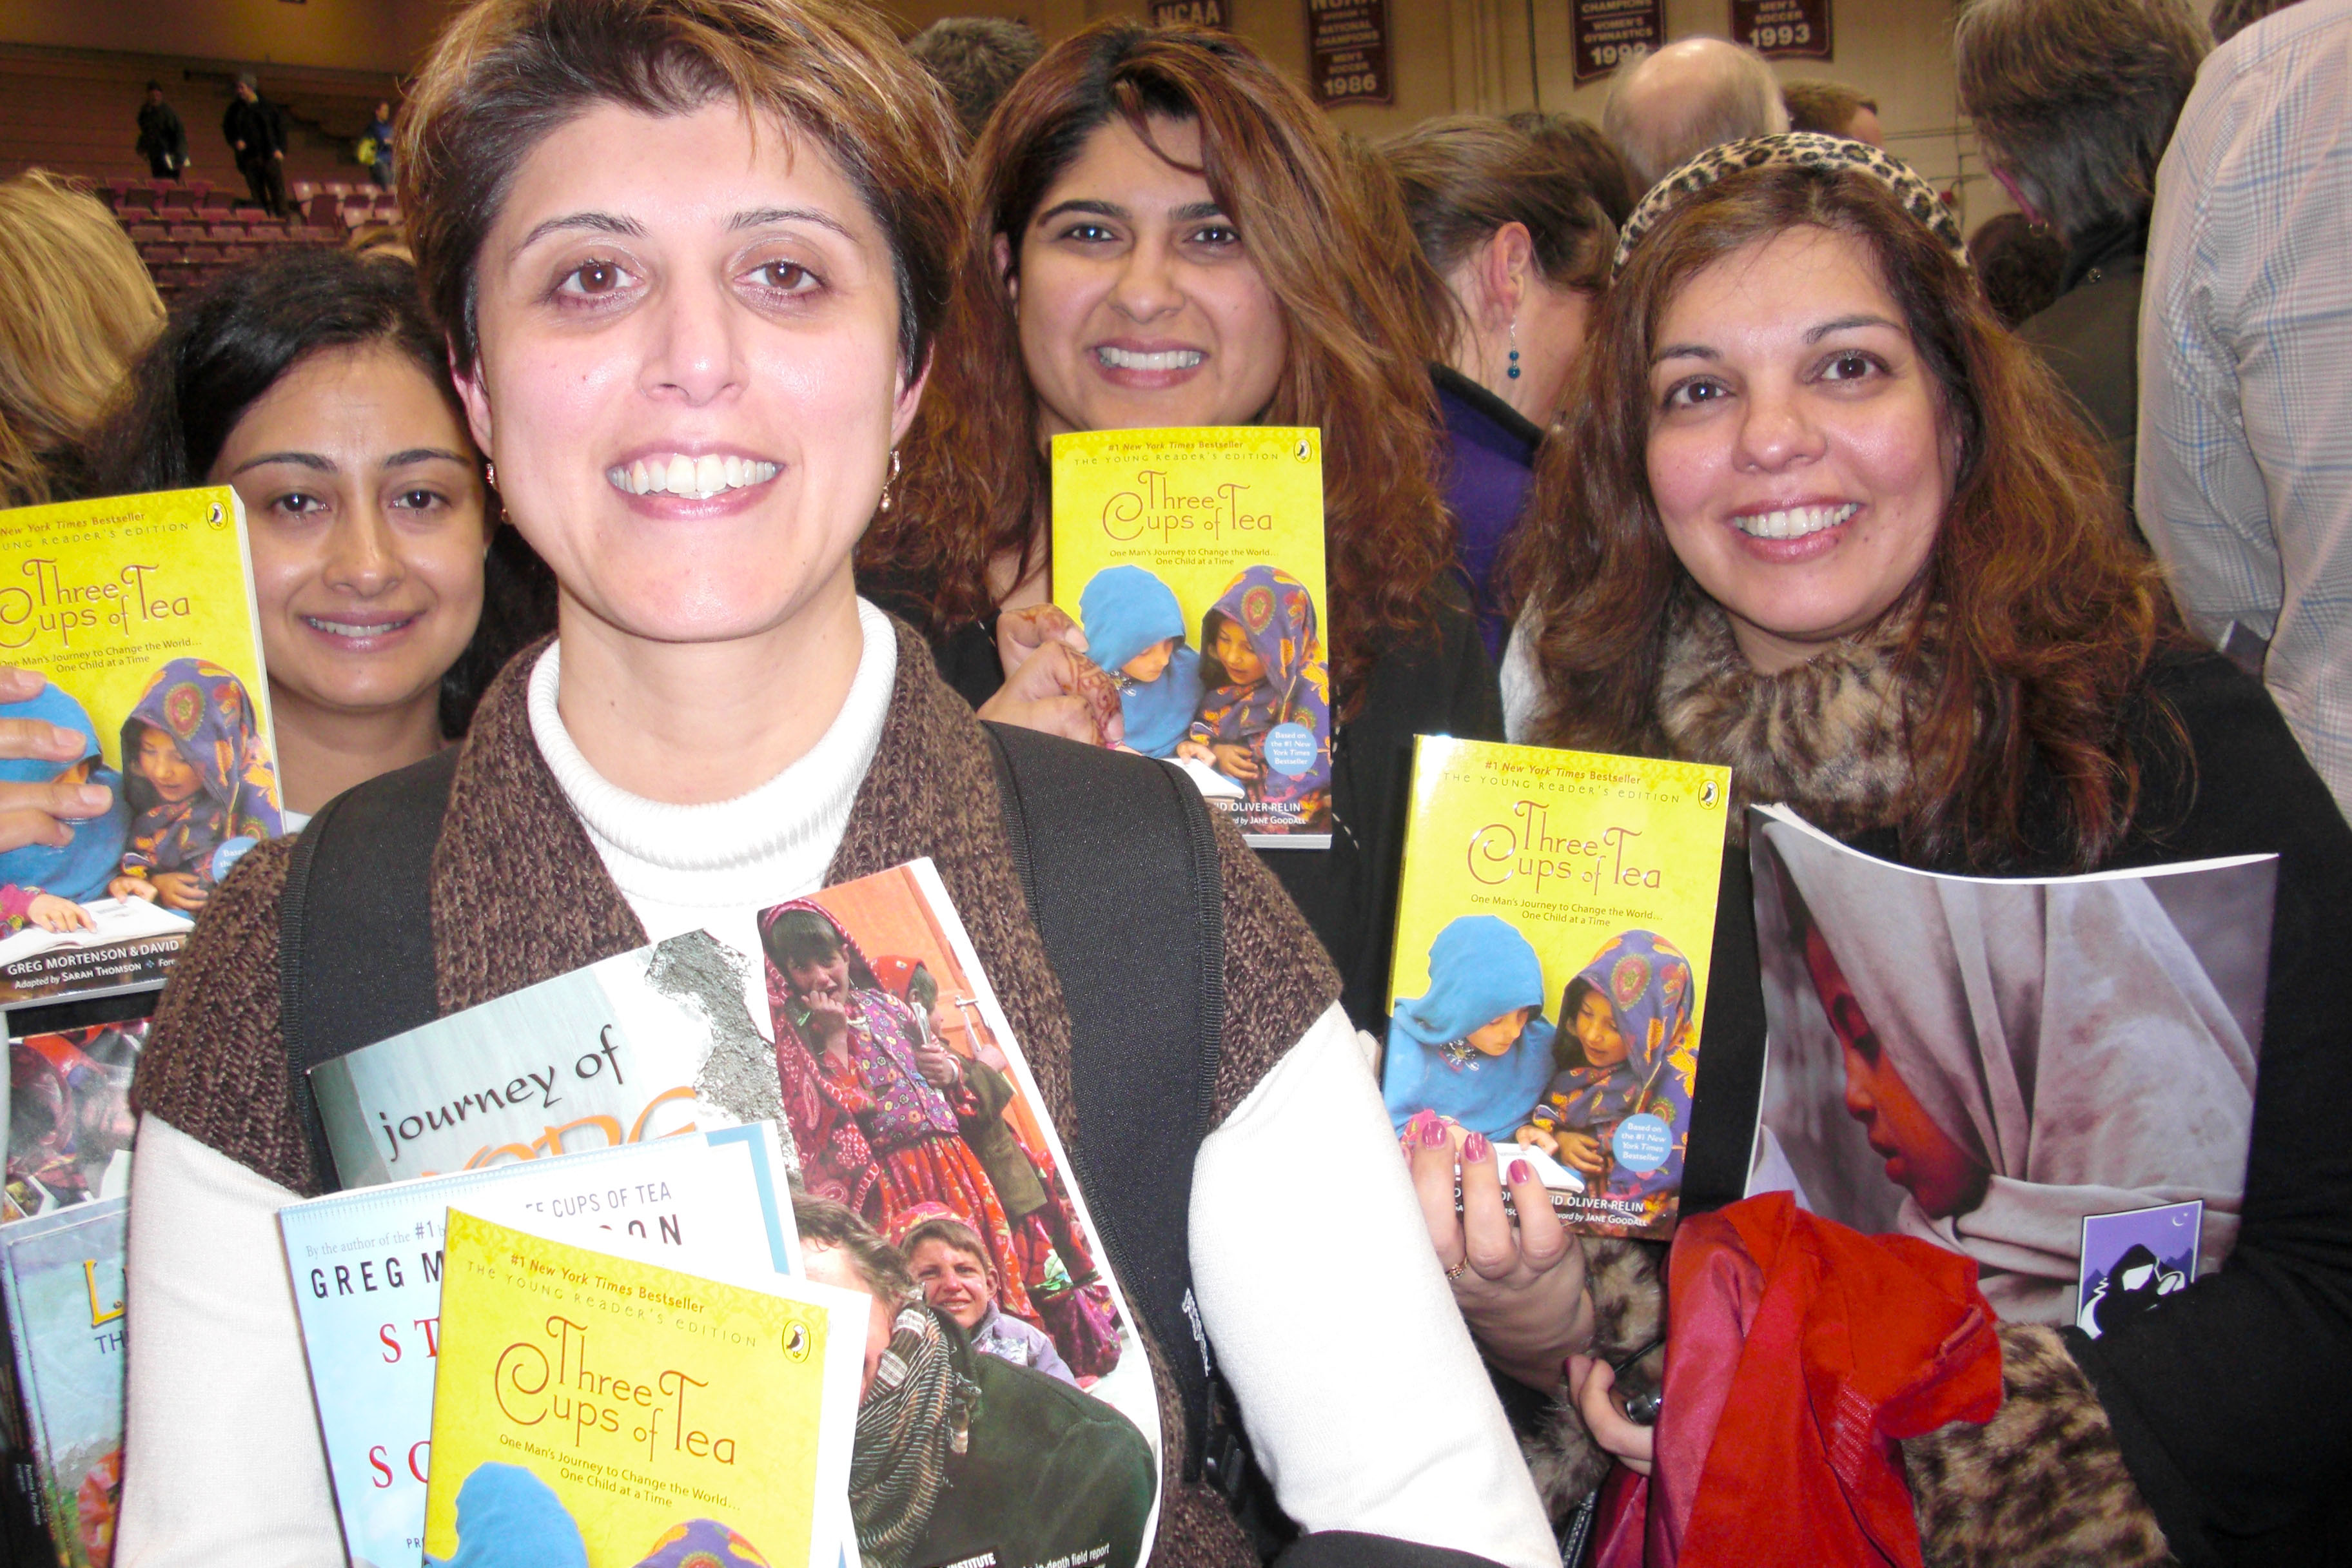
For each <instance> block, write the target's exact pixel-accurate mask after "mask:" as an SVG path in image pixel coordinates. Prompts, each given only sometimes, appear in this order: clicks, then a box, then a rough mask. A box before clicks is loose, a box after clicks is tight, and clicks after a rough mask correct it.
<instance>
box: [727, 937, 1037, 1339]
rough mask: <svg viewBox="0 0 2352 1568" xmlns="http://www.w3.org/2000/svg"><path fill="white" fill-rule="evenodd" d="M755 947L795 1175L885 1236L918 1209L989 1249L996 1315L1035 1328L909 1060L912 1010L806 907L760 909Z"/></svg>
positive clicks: (1020, 1280)
mask: <svg viewBox="0 0 2352 1568" xmlns="http://www.w3.org/2000/svg"><path fill="white" fill-rule="evenodd" d="M760 936H761V947H762V948H763V949H764V950H765V956H766V962H767V978H768V1006H769V1011H770V1013H771V1015H772V1018H773V1020H774V1026H775V1032H776V1059H777V1070H778V1075H779V1077H780V1078H781V1079H782V1083H783V1088H784V1109H785V1116H786V1120H787V1121H790V1122H791V1124H792V1131H793V1142H795V1143H796V1144H797V1145H798V1146H799V1148H800V1150H801V1151H802V1161H803V1166H804V1167H806V1166H809V1165H811V1164H815V1165H817V1166H818V1167H819V1180H818V1181H817V1182H813V1183H812V1184H810V1190H811V1191H812V1192H815V1191H817V1188H818V1185H820V1184H824V1185H840V1186H845V1187H846V1188H847V1189H848V1191H849V1193H850V1195H851V1197H852V1198H854V1200H855V1202H854V1204H853V1205H852V1206H854V1207H855V1208H856V1212H858V1213H859V1214H861V1215H864V1216H865V1217H866V1219H867V1220H868V1221H869V1223H871V1224H873V1225H874V1226H875V1227H876V1228H877V1230H880V1231H882V1232H883V1233H884V1234H886V1235H887V1234H888V1233H889V1231H890V1230H891V1229H892V1228H893V1225H894V1222H895V1221H896V1220H897V1218H898V1215H902V1214H904V1213H906V1212H907V1211H908V1210H909V1209H911V1208H913V1207H915V1206H916V1205H919V1204H939V1205H943V1206H944V1207H945V1208H946V1209H947V1210H948V1211H949V1212H950V1213H951V1214H953V1215H956V1216H957V1217H958V1218H960V1219H961V1220H962V1221H963V1222H964V1223H965V1224H967V1225H969V1226H971V1228H972V1229H973V1231H975V1232H976V1233H978V1234H979V1236H980V1237H982V1239H983V1240H984V1241H985V1242H986V1243H987V1244H988V1249H989V1257H990V1259H991V1261H992V1263H993V1264H994V1265H995V1268H996V1270H997V1275H998V1278H999V1279H1001V1280H1002V1281H1003V1295H1002V1298H1001V1300H1000V1305H1002V1306H1003V1309H1004V1310H1006V1311H1008V1312H1011V1313H1013V1315H1014V1316H1015V1317H1019V1318H1024V1319H1027V1320H1029V1321H1032V1322H1034V1321H1036V1317H1037V1315H1036V1311H1035V1310H1034V1308H1033V1307H1032V1306H1031V1304H1030V1301H1029V1294H1028V1290H1027V1288H1026V1286H1025V1284H1024V1278H1025V1273H1026V1271H1025V1269H1024V1268H1023V1266H1022V1262H1021V1258H1020V1255H1019V1251H1018V1249H1017V1248H1016V1247H1015V1246H1014V1245H1013V1231H1012V1226H1011V1225H1010V1223H1009V1221H1008V1220H1007V1219H1006V1217H1005V1213H1004V1205H1003V1201H1002V1200H1001V1199H1000V1198H999V1197H998V1196H997V1193H996V1188H995V1185H994V1184H993V1183H992V1182H991V1181H990V1180H989V1178H988V1172H987V1171H986V1170H985V1169H984V1168H983V1167H982V1164H981V1163H980V1161H979V1159H978V1158H977V1157H976V1156H975V1155H974V1154H973V1153H972V1152H971V1146H970V1145H968V1144H967V1143H966V1142H964V1140H963V1137H962V1132H961V1124H960V1122H959V1121H958V1118H957V1112H956V1107H955V1106H954V1105H952V1104H950V1101H949V1100H948V1097H947V1095H946V1094H945V1093H943V1092H942V1091H941V1090H940V1089H939V1088H937V1087H936V1086H934V1085H933V1084H932V1083H931V1082H930V1081H929V1080H928V1079H925V1078H924V1076H923V1073H922V1068H921V1067H920V1065H919V1063H918V1062H917V1060H916V1057H915V1042H916V1041H917V1040H918V1039H919V1038H920V1037H921V1031H922V1026H921V1024H920V1023H919V1021H918V1020H917V1018H916V1017H915V1015H914V1012H913V1010H912V1009H911V1008H909V1007H908V1005H907V1004H906V1003H905V1002H903V1001H901V1000H899V999H898V997H896V996H893V995H891V994H889V992H888V991H887V990H885V989H884V988H883V985H882V983H881V981H880V979H879V978H878V977H877V975H876V974H875V973H874V968H873V966H872V965H871V964H870V963H867V962H866V955H865V954H864V953H863V952H860V951H859V950H858V946H857V943H856V942H855V941H854V940H853V939H852V938H851V937H850V935H849V932H848V931H846V930H845V928H844V927H843V926H842V925H841V924H840V923H839V922H838V921H835V918H834V917H833V916H832V915H831V914H829V913H827V912H826V911H825V910H824V909H823V908H822V907H820V906H819V905H818V904H816V903H815V902H814V901H812V900H806V899H801V900H793V902H791V903H787V904H780V905H778V906H777V907H775V908H774V909H772V910H767V911H766V912H765V913H763V914H762V915H761V918H760ZM795 1053H798V1054H797V1056H796V1055H795ZM812 1069H813V1070H812ZM796 1080H797V1081H796ZM812 1080H813V1081H812ZM812 1089H814V1093H811V1092H810V1090H812ZM959 1093H960V1094H961V1095H964V1096H969V1094H970V1090H969V1089H960V1090H959ZM852 1134H854V1136H851V1135H852ZM861 1156H862V1159H863V1163H864V1168H862V1169H861V1168H859V1167H860V1161H861ZM827 1178H830V1179H829V1180H828V1179H827Z"/></svg>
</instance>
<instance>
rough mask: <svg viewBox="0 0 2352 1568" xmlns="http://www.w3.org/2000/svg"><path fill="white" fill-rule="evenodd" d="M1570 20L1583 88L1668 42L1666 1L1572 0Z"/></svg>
mask: <svg viewBox="0 0 2352 1568" xmlns="http://www.w3.org/2000/svg"><path fill="white" fill-rule="evenodd" d="M1821 3H1822V5H1827V4H1828V3H1829V0H1821ZM1569 22H1570V26H1571V27H1572V28H1573V29H1574V32H1575V39H1576V43H1575V47H1576V85H1577V86H1579V87H1582V86H1583V85H1584V84H1585V83H1586V82H1588V81H1598V80H1600V79H1601V78H1602V77H1604V76H1607V75H1608V74H1609V73H1610V72H1612V71H1613V70H1615V69H1616V68H1618V66H1619V65H1620V64H1622V63H1623V62H1624V61H1626V60H1630V59H1635V58H1639V57H1641V56H1643V55H1646V54H1648V53H1649V52H1650V51H1651V50H1653V49H1654V48H1656V47H1658V46H1659V45H1661V44H1663V43H1664V42H1665V41H1666V12H1665V3H1664V0H1569Z"/></svg>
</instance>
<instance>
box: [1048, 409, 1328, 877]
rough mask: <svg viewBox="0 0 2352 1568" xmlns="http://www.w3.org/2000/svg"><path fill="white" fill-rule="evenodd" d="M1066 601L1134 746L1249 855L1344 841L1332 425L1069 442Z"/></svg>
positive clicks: (1059, 549)
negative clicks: (1339, 792)
mask: <svg viewBox="0 0 2352 1568" xmlns="http://www.w3.org/2000/svg"><path fill="white" fill-rule="evenodd" d="M1054 602H1055V604H1056V605H1060V606H1061V607H1062V608H1063V609H1065V610H1067V611H1068V612H1069V613H1070V614H1071V615H1073V616H1076V617H1077V619H1078V622H1079V624H1080V625H1081V626H1084V627H1085V628H1086V633H1087V645H1088V649H1089V651H1090V652H1091V654H1092V655H1093V657H1094V658H1095V661H1096V662H1097V663H1098V664H1100V665H1101V666H1102V667H1103V668H1104V669H1105V670H1107V671H1108V673H1109V675H1110V677H1111V679H1112V682H1113V683H1114V684H1115V685H1116V686H1117V687H1118V692H1119V711H1120V714H1121V717H1122V718H1123V720H1124V721H1125V724H1126V738H1125V741H1124V742H1123V744H1124V745H1125V746H1126V747H1127V749H1129V750H1130V751H1136V752H1143V753H1144V754H1145V755H1147V756H1153V757H1165V758H1167V759H1169V760H1170V761H1171V762H1174V763H1176V764H1177V765H1178V766H1179V767H1181V768H1183V769H1184V770H1185V771H1186V772H1187V773H1190V774H1191V775H1192V781H1193V783H1195V784H1198V785H1199V786H1200V787H1201V793H1202V795H1205V796H1206V797H1207V798H1208V800H1209V802H1210V804H1211V805H1213V806H1214V807H1215V808H1216V809H1218V810H1220V811H1223V812H1225V813H1227V814H1228V815H1230V816H1232V817H1233V818H1234V821H1235V824H1236V825H1237V826H1239V827H1240V828H1241V829H1242V831H1243V833H1244V835H1245V836H1246V837H1248V839H1249V841H1250V842H1251V843H1253V844H1255V845H1258V846H1260V847H1270V848H1295V849H1322V848H1328V847H1329V846H1330V843H1331V679H1330V673H1329V669H1328V665H1327V661H1326V658H1325V654H1324V648H1325V636H1324V617H1325V615H1326V613H1327V608H1328V606H1327V603H1326V600H1325V596H1324V555H1323V435H1322V432H1321V431H1319V430H1316V429H1312V428H1302V427H1297V426H1271V425H1267V426H1211V427H1202V428H1198V429H1183V430H1093V431H1087V432H1086V433H1084V434H1081V435H1076V436H1056V437H1054Z"/></svg>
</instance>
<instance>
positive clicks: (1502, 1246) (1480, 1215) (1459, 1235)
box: [1402, 1110, 1592, 1389]
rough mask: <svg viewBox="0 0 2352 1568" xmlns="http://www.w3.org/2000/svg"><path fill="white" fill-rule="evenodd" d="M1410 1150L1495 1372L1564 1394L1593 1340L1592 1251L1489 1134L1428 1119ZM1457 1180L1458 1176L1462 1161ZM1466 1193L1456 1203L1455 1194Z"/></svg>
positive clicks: (1523, 1166)
mask: <svg viewBox="0 0 2352 1568" xmlns="http://www.w3.org/2000/svg"><path fill="white" fill-rule="evenodd" d="M1402 1142H1403V1144H1404V1149H1405V1155H1406V1159H1407V1162H1408V1163H1409V1164H1410V1165H1411V1167H1412V1186H1413V1193H1414V1194H1415V1195H1416V1196H1417V1197H1419V1198H1420V1200H1421V1212H1422V1217H1423V1219H1424V1220H1425V1221H1427V1222H1428V1225H1429V1239H1430V1243H1431V1245H1432V1246H1433V1247H1435V1248H1436V1251H1437V1260H1438V1262H1439V1264H1440V1265H1441V1266H1442V1267H1443V1268H1444V1270H1445V1279H1446V1282H1447V1283H1448V1284H1450V1285H1451V1286H1452V1287H1453V1288H1454V1304H1455V1305H1456V1306H1458V1307H1460V1308H1461V1309H1462V1317H1463V1321H1465V1322H1467V1323H1468V1324H1469V1325H1470V1331H1471V1332H1472V1333H1473V1334H1475V1335H1476V1336H1477V1338H1478V1341H1479V1342H1480V1343H1481V1344H1484V1345H1486V1346H1487V1347H1489V1357H1490V1359H1491V1360H1493V1362H1494V1363H1495V1364H1496V1366H1499V1367H1501V1368H1502V1369H1503V1370H1504V1371H1505V1372H1507V1373H1510V1374H1511V1375H1512V1376H1513V1377H1516V1378H1517V1379H1518V1380H1519V1381H1520V1382H1521V1383H1524V1384H1528V1386H1529V1387H1530V1388H1541V1389H1554V1388H1557V1387H1559V1382H1560V1372H1561V1367H1562V1365H1563V1364H1564V1363H1565V1362H1566V1360H1567V1358H1568V1357H1569V1356H1570V1354H1572V1353H1574V1352H1578V1351H1581V1350H1583V1349H1585V1348H1586V1347H1587V1346H1589V1345H1590V1344H1591V1340H1592V1301H1591V1297H1589V1296H1588V1295H1587V1294H1586V1293H1585V1289H1584V1249H1583V1247H1582V1246H1581V1245H1580V1243H1579V1242H1578V1240H1577V1238H1576V1237H1574V1236H1571V1235H1570V1233H1569V1230H1568V1227H1567V1226H1566V1225H1564V1224H1562V1223H1561V1221H1560V1218H1559V1214H1558V1212H1557V1211H1555V1210H1554V1208H1553V1206H1552V1204H1551V1200H1550V1198H1549V1195H1548V1194H1546V1192H1545V1190H1544V1185H1543V1184H1542V1182H1540V1181H1538V1179H1537V1177H1536V1173H1535V1172H1534V1171H1533V1170H1532V1169H1531V1168H1530V1167H1529V1166H1528V1162H1527V1161H1526V1160H1525V1159H1523V1158H1520V1157H1518V1156H1517V1153H1516V1152H1514V1151H1512V1150H1508V1149H1506V1150H1504V1151H1502V1153H1503V1156H1504V1158H1506V1159H1508V1160H1509V1161H1510V1166H1509V1170H1508V1173H1507V1174H1508V1177H1509V1187H1508V1191H1507V1194H1506V1189H1505V1185H1504V1180H1505V1174H1506V1173H1505V1171H1504V1170H1503V1168H1502V1167H1501V1165H1500V1164H1499V1163H1497V1161H1496V1151H1495V1149H1494V1147H1493V1146H1492V1145H1491V1144H1490V1143H1488V1142H1487V1140H1486V1137H1485V1136H1484V1135H1483V1134H1481V1133H1476V1132H1472V1133H1468V1134H1466V1135H1465V1134H1463V1133H1462V1132H1461V1130H1460V1129H1459V1128H1457V1127H1454V1126H1452V1125H1450V1124H1449V1123H1447V1122H1446V1121H1444V1119H1442V1118H1440V1117H1438V1116H1435V1115H1433V1114H1431V1113H1430V1112H1428V1111H1425V1110H1424V1111H1423V1112H1421V1113H1420V1114H1419V1115H1417V1116H1415V1117H1414V1118H1413V1119H1412V1121H1410V1122H1408V1123H1407V1124H1406V1126H1405V1131H1404V1133H1403V1138H1402ZM1457 1161H1458V1162H1459V1174H1458V1175H1457V1174H1456V1162H1457ZM1457 1194H1458V1196H1457Z"/></svg>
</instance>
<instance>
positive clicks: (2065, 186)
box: [1953, 0, 2210, 505]
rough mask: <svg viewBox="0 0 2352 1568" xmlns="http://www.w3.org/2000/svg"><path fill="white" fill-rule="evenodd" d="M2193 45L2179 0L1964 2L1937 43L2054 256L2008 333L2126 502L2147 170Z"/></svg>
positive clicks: (2161, 142) (1996, 170)
mask: <svg viewBox="0 0 2352 1568" xmlns="http://www.w3.org/2000/svg"><path fill="white" fill-rule="evenodd" d="M2208 47H2210V46H2209V44H2208V42H2207V34H2206V31H2205V24H2204V22H2203V20H2202V19H2201V18H2200V17H2199V16H2197V15H2196V14H2195V13H2194V12H2192V11H2191V10H2189V4H2188V0H1976V3H1975V4H1973V5H1969V8H1968V9H1967V10H1965V11H1964V12H1962V13H1961V16H1960V21H1959V25H1958V30H1957V31H1956V33H1955V35H1954V37H1953V48H1954V53H1955V55H1956V57H1957V64H1958V77H1959V89H1960V104H1961V108H1962V109H1963V110H1965V111H1966V112H1967V113H1968V114H1969V116H1970V117H1971V118H1972V119H1973V120H1974V121H1975V124H1976V132H1977V144H1978V146H1979V148H1980V149H1981V150H1982V151H1983V153H1984V155H1985V161H1986V162H1987V163H1990V165H1991V167H1992V172H1993V174H1994V176H1995V177H1996V178H1998V179H1999V180H2000V183H2001V184H2002V186H2003V187H2004V188H2005V189H2007V190H2008V192H2009V193H2010V195H2011V196H2012V197H2013V198H2015V200H2016V202H2017V205H2018V207H2019V209H2020V210H2021V211H2022V212H2023V213H2024V214H2025V216H2027V217H2029V218H2031V219H2032V220H2033V221H2035V222H2037V223H2047V224H2049V225H2050V226H2051V227H2052V228H2053V229H2055V230H2056V231H2057V232H2058V236H2059V237H2060V238H2061V239H2062V240H2063V241H2064V242H2065V246H2066V269H2065V272H2064V274H2063V276H2062V277H2061V279H2060V280H2059V292H2058V299H2057V300H2056V302H2054V303H2053V304H2052V305H2051V306H2050V307H2049V308H2048V309H2047V310H2042V312H2041V313H2039V314H2038V315H2034V316H2031V317H2029V318H2027V319H2026V320H2025V321H2023V322H2022V323H2021V324H2020V326H2019V327H2018V329H2017V332H2018V336H2020V337H2021V338H2023V339H2024V340H2025V341H2026V342H2029V343H2032V345H2033V346H2034V347H2035V348H2036V349H2037V350H2039V351H2040V352H2041V353H2042V358H2043V359H2044V360H2045V361H2047V362H2048V363H2049V365H2050V368H2051V369H2052V370H2053V372H2055V373H2056V374H2057V376H2058V379H2059V380H2060V381H2062V382H2063V383H2065V384H2066V390H2068V391H2069V392H2071V393H2073V394H2074V397H2075V399H2076V401H2077V402H2079V403H2080V404H2081V405H2082V406H2083V411H2084V414H2085V415H2086V416H2088V417H2089V420H2090V424H2091V426H2092V428H2093V429H2094V430H2095V431H2096V432H2097V433H2098V434H2099V435H2100V436H2102V437H2105V443H2106V447H2107V454H2108V463H2109V468H2110V471H2111V472H2112V473H2113V474H2114V476H2115V479H2116V484H2117V485H2118V486H2119V487H2120V493H2121V495H2122V497H2123V500H2124V501H2125V503H2126V505H2128V504H2129V503H2130V501H2131V499H2132V485H2133V469H2134V468H2135V457H2136V446H2137V436H2138V424H2139V341H2138V338H2139V292H2140V273H2141V270H2142V268H2143V267H2144V266H2145V264H2146V261H2147V226H2148V215H2149V213H2150V211H2151V210H2152V209H2153V207H2154V205H2155V202H2156V165H2157V162H2158V160H2159V159H2160V158H2162V157H2163V156H2164V148H2165V144H2166V143H2167V142H2169V141H2171V140H2172V127H2173V124H2174V122H2175V121H2178V120H2179V118H2180V106H2181V105H2182V104H2183V103H2185V102H2186V101H2188V98H2189V89H2190V88H2191V87H2194V86H2195V85H2196V83H2197V67H2198V65H2199V64H2200V62H2201V61H2202V60H2203V59H2204V58H2205V52H2206V50H2207V48H2208Z"/></svg>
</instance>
